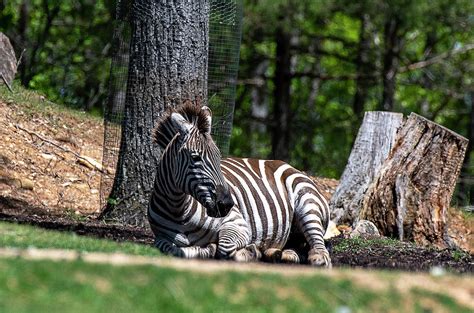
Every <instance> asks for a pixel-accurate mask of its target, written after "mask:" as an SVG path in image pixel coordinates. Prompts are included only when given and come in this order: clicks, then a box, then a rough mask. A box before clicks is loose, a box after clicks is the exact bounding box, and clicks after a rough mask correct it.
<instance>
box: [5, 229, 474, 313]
mask: <svg viewBox="0 0 474 313" xmlns="http://www.w3.org/2000/svg"><path fill="white" fill-rule="evenodd" d="M0 247H3V248H5V247H19V248H27V247H37V248H61V249H72V250H77V251H82V252H84V251H100V252H122V253H127V254H134V255H146V256H152V255H158V254H159V253H157V252H156V251H155V250H154V249H153V248H150V247H145V246H139V245H134V244H130V243H128V244H121V243H115V242H111V241H107V240H98V239H92V238H86V237H79V236H76V235H73V234H69V233H60V232H54V231H46V230H42V229H37V228H35V227H31V226H25V225H16V224H9V223H0ZM153 258H163V257H162V256H154V257H153ZM229 264H230V262H229ZM206 265H207V263H206V262H202V266H203V267H204V266H206ZM234 265H235V264H234ZM280 270H281V273H279V271H280ZM351 271H353V270H350V269H345V270H332V271H330V272H329V274H328V272H326V271H320V270H315V271H314V274H312V273H310V274H308V271H305V272H304V273H302V274H301V275H298V274H292V275H288V273H285V267H278V268H277V270H275V272H273V273H261V272H259V271H255V272H251V271H250V272H245V273H244V272H239V271H234V270H232V267H229V270H228V271H218V272H215V273H213V272H212V271H211V272H203V271H202V269H201V270H200V269H196V268H195V267H191V266H190V267H189V268H188V269H179V270H178V269H176V268H173V267H164V266H154V265H121V266H117V265H110V264H97V263H91V262H87V261H85V260H81V259H74V260H71V261H53V260H30V259H25V258H22V257H11V256H10V257H6V256H3V257H1V258H0V312H127V313H131V312H341V313H342V312H427V311H430V312H471V311H470V310H469V308H468V307H466V306H463V305H462V304H461V303H459V302H458V301H456V300H455V299H453V298H452V297H450V296H448V295H446V294H444V293H442V292H433V291H432V289H429V288H428V289H424V288H409V289H408V290H406V291H403V290H400V289H399V288H396V286H395V284H393V286H392V285H391V283H390V282H391V281H394V282H395V281H396V277H397V275H399V274H398V273H396V272H383V271H379V272H375V271H367V281H363V280H364V277H365V276H364V274H363V275H362V276H361V275H358V277H359V278H358V279H351V278H348V277H351V276H350V275H349V276H347V277H345V275H339V273H340V272H345V273H350V272H351ZM400 275H402V273H400ZM405 275H406V274H405ZM426 276H429V275H426ZM374 277H379V278H380V279H378V280H377V281H374V284H375V285H373V286H372V285H371V279H373V278H374ZM459 278H461V277H459ZM449 279H451V280H456V276H452V277H451V276H450V277H449ZM361 280H362V281H361ZM382 281H383V282H384V283H386V282H389V283H388V284H387V285H386V286H384V287H382V286H379V287H377V285H380V284H381V282H382ZM429 281H431V279H430V280H429ZM465 281H466V280H465V277H464V279H463V283H465Z"/></svg>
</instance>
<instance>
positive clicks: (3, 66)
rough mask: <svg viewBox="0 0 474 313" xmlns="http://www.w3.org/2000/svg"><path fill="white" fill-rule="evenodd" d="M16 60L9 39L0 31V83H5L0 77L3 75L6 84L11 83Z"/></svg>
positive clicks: (14, 72)
mask: <svg viewBox="0 0 474 313" xmlns="http://www.w3.org/2000/svg"><path fill="white" fill-rule="evenodd" d="M16 62H17V61H16V57H15V51H14V50H13V46H12V45H11V43H10V39H8V37H7V36H5V34H3V33H2V32H0V84H4V83H5V82H4V81H3V79H2V78H1V76H3V78H4V79H5V81H6V82H7V84H8V85H11V83H12V81H13V79H14V78H15V74H16Z"/></svg>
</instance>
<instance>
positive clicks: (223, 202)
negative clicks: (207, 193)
mask: <svg viewBox="0 0 474 313" xmlns="http://www.w3.org/2000/svg"><path fill="white" fill-rule="evenodd" d="M216 193H217V201H216V202H217V214H218V215H219V216H226V215H227V214H228V213H229V211H230V209H232V207H233V206H234V200H232V194H231V193H230V192H229V190H228V188H225V187H224V186H217V190H216Z"/></svg>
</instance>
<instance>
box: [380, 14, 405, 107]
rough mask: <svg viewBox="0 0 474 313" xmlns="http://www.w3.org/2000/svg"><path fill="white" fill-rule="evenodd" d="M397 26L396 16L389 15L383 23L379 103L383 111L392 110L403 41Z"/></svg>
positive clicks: (398, 23) (398, 24) (398, 22)
mask: <svg viewBox="0 0 474 313" xmlns="http://www.w3.org/2000/svg"><path fill="white" fill-rule="evenodd" d="M399 27H400V21H399V20H398V18H397V17H389V18H388V20H387V22H386V23H385V29H384V39H385V53H384V62H383V70H382V82H383V91H382V105H381V107H382V109H383V110H385V111H393V100H394V98H395V90H396V82H397V81H396V78H397V71H398V62H399V54H400V50H401V47H402V42H403V40H402V38H401V37H400V36H399V34H398V30H399Z"/></svg>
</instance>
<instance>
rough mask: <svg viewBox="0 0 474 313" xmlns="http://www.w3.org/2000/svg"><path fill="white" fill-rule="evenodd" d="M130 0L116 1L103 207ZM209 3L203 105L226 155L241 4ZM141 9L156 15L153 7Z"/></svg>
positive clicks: (120, 103) (114, 154)
mask: <svg viewBox="0 0 474 313" xmlns="http://www.w3.org/2000/svg"><path fill="white" fill-rule="evenodd" d="M132 1H133V0H118V1H117V13H116V19H115V27H114V34H113V43H112V51H113V56H112V65H111V70H110V82H109V95H108V100H107V103H106V106H105V114H104V127H105V129H104V145H103V159H102V164H103V167H104V169H105V171H104V172H103V174H102V177H101V186H100V200H101V201H100V202H101V203H100V205H101V207H102V208H103V207H104V205H105V204H106V201H107V198H108V196H109V193H110V191H111V189H112V185H113V182H114V177H115V169H116V166H117V161H118V154H119V150H120V140H121V133H122V123H123V114H124V110H125V101H126V99H125V96H126V92H127V79H128V65H129V48H130V40H131V23H130V17H131V5H132ZM209 4H210V13H209V55H208V105H209V106H210V108H211V110H212V112H213V129H212V136H213V138H214V140H215V141H216V144H217V146H218V147H219V149H220V150H221V152H222V154H223V155H227V153H228V150H229V141H230V135H231V130H232V119H233V112H234V101H235V100H234V99H235V89H236V86H235V85H236V80H237V71H238V65H239V51H240V39H241V26H242V24H241V23H242V11H243V9H242V7H243V5H242V0H222V1H220V0H210V2H209ZM137 7H139V6H137ZM142 13H143V14H148V15H150V14H151V15H154V14H159V13H158V12H153V11H152V10H144V12H142ZM138 15H139V14H138Z"/></svg>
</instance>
